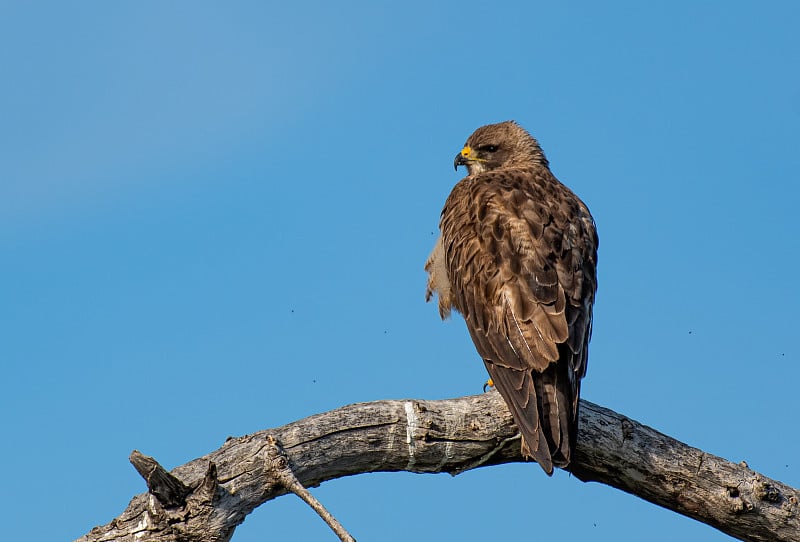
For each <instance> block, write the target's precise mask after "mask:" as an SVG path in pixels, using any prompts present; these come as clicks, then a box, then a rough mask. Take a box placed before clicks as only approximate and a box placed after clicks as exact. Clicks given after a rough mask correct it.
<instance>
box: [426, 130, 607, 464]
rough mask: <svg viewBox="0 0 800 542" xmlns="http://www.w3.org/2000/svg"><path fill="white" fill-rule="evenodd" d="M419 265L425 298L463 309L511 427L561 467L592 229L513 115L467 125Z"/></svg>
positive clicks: (577, 375)
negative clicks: (435, 229) (461, 171)
mask: <svg viewBox="0 0 800 542" xmlns="http://www.w3.org/2000/svg"><path fill="white" fill-rule="evenodd" d="M454 165H455V167H456V169H458V166H460V165H465V166H467V170H468V175H467V176H466V177H464V178H463V179H461V181H459V182H458V183H457V184H456V186H455V187H454V188H453V191H452V192H451V193H450V196H449V197H448V198H447V201H446V202H445V205H444V209H443V210H442V216H441V222H440V225H439V227H440V229H441V235H440V236H439V240H438V241H437V242H436V246H435V247H434V249H433V252H432V253H431V256H430V258H429V259H428V261H427V263H426V264H425V270H426V271H427V272H428V274H429V279H428V290H427V295H426V299H427V300H430V298H431V296H432V295H433V293H434V292H436V293H437V294H438V296H439V313H440V315H441V317H442V319H444V318H446V317H447V316H448V315H449V313H450V309H451V308H454V309H455V310H457V311H458V312H460V313H461V314H462V315H463V316H464V320H465V321H466V323H467V328H468V329H469V333H470V335H471V336H472V341H473V342H474V343H475V348H476V349H477V350H478V353H479V354H480V355H481V357H482V358H483V362H484V364H485V365H486V369H487V370H488V371H489V376H490V377H491V379H492V381H493V383H494V385H495V387H496V388H497V390H498V391H499V392H500V394H501V395H502V397H503V399H504V400H505V402H506V404H507V405H508V408H509V409H510V410H511V414H512V415H513V416H514V421H515V422H516V424H517V426H518V427H519V430H520V433H521V434H522V454H523V455H524V456H525V457H532V458H533V459H535V460H536V461H537V462H538V463H539V465H541V467H542V468H543V469H544V471H545V472H546V473H547V474H548V475H550V474H552V473H553V466H554V465H555V466H557V467H566V466H567V465H569V461H570V456H571V453H572V449H573V448H574V446H575V438H576V435H577V424H578V398H579V395H580V387H581V378H583V376H584V374H586V360H587V354H588V346H589V338H590V336H591V334H592V305H593V303H594V297H595V291H596V289H597V275H596V265H597V244H598V239H597V232H596V230H595V225H594V220H593V219H592V215H591V214H590V213H589V209H588V208H587V207H586V205H585V204H584V203H583V202H582V201H581V200H580V199H579V198H578V196H576V195H575V194H574V193H573V192H572V191H571V190H570V189H569V188H567V187H566V186H564V185H563V184H561V183H560V182H559V181H558V179H556V178H555V176H554V175H553V174H552V173H551V172H550V169H549V167H548V161H547V159H546V158H545V156H544V153H543V152H542V149H541V147H540V146H539V143H538V142H537V141H536V139H534V138H533V137H532V136H531V135H530V134H529V133H528V132H527V131H525V130H524V129H523V128H522V127H521V126H519V125H518V124H517V123H515V122H513V121H508V122H501V123H499V124H490V125H487V126H483V127H481V128H478V129H477V130H475V132H474V133H473V134H472V135H471V136H470V137H469V139H467V142H466V144H465V146H464V148H463V149H462V150H461V152H459V153H458V154H457V155H456V159H455V164H454Z"/></svg>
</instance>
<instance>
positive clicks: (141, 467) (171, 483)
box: [128, 450, 192, 508]
mask: <svg viewBox="0 0 800 542" xmlns="http://www.w3.org/2000/svg"><path fill="white" fill-rule="evenodd" d="M128 460H129V461H130V462H131V465H133V467H134V468H135V469H136V471H137V472H138V473H139V474H140V475H141V476H142V478H144V481H145V482H146V483H147V489H148V490H149V491H150V493H151V494H152V495H154V496H155V498H156V499H158V501H159V502H160V503H161V504H162V505H163V506H165V507H167V508H175V507H176V506H183V505H184V504H186V496H187V495H188V494H189V493H191V491H192V490H191V489H190V488H188V487H186V485H185V484H184V483H183V482H181V481H180V480H178V479H177V478H175V477H174V476H172V475H171V474H170V473H168V472H167V470H166V469H165V468H164V467H162V466H161V465H159V464H158V461H156V460H155V459H153V458H152V457H150V456H148V455H144V454H143V453H141V452H140V451H138V450H134V451H133V452H131V455H130V457H129V458H128Z"/></svg>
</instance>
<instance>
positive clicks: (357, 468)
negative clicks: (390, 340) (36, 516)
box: [79, 392, 800, 542]
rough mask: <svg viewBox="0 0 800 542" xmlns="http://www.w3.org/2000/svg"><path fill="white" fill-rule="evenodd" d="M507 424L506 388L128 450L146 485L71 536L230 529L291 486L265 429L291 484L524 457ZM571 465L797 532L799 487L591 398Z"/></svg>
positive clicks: (166, 537)
mask: <svg viewBox="0 0 800 542" xmlns="http://www.w3.org/2000/svg"><path fill="white" fill-rule="evenodd" d="M515 434H516V428H515V426H514V424H513V421H512V419H511V416H510V414H509V413H508V410H507V409H506V407H505V405H504V403H503V401H502V399H501V398H500V397H499V394H497V393H495V392H492V393H486V394H482V395H477V396H470V397H461V398H458V399H449V400H444V401H417V400H407V401H376V402H372V403H361V404H355V405H350V406H346V407H342V408H339V409H337V410H333V411H331V412H326V413H322V414H317V415H314V416H311V417H309V418H306V419H303V420H300V421H297V422H294V423H290V424H288V425H285V426H283V427H280V428H277V429H270V430H268V431H260V432H258V433H254V434H252V435H246V436H243V437H238V438H231V439H229V440H228V441H227V442H225V444H224V445H223V446H222V447H221V448H220V449H218V450H216V451H214V452H212V453H210V454H208V455H207V456H204V457H201V458H198V459H195V460H193V461H190V462H189V463H186V464H185V465H181V466H180V467H177V468H175V469H174V470H173V471H172V472H171V473H167V472H166V470H164V469H163V468H161V467H160V465H158V463H157V462H155V460H153V459H152V458H146V456H143V455H141V454H138V452H134V454H132V456H131V461H132V462H133V463H134V465H136V468H137V470H138V471H139V473H140V474H142V476H143V477H144V478H145V480H146V481H147V483H148V487H149V490H150V491H149V492H148V493H145V494H141V495H137V496H135V497H134V498H133V500H132V501H131V502H130V504H129V505H128V507H127V508H126V509H125V511H124V512H123V513H122V514H121V515H120V516H119V517H117V518H115V519H114V520H112V521H111V522H110V523H108V524H107V525H103V526H100V527H95V528H94V529H92V530H91V531H90V532H89V533H88V534H86V535H84V536H83V537H81V538H80V539H79V541H80V542H100V541H107V540H118V541H126V542H134V541H135V542H149V541H178V540H191V541H197V542H217V541H226V540H229V539H230V537H231V536H232V534H233V532H234V529H235V528H236V526H237V525H239V524H240V523H241V522H242V521H244V518H245V516H247V514H249V513H250V512H252V511H253V510H254V509H255V508H256V507H258V506H259V505H261V504H263V503H264V502H266V501H268V500H271V499H274V498H275V497H278V496H280V495H283V494H285V493H286V492H287V488H286V480H281V478H280V476H278V475H277V474H276V472H275V470H274V469H271V468H269V467H268V466H267V465H266V463H265V460H264V458H265V454H266V453H267V451H268V447H269V446H272V445H271V444H270V438H275V439H277V440H278V441H279V442H280V443H281V444H282V449H283V450H284V451H285V453H286V455H287V456H288V458H289V460H290V461H291V465H292V472H293V474H294V477H295V478H296V480H297V481H298V482H299V484H301V485H302V486H305V487H313V486H316V485H319V484H321V483H322V482H325V481H327V480H332V479H334V478H338V477H341V476H347V475H352V474H359V473H367V472H376V471H410V472H417V473H438V472H448V473H451V474H457V473H459V472H463V471H464V470H468V469H471V468H476V467H479V466H487V465H495V464H500V463H508V462H515V461H522V458H521V457H520V453H519V442H518V440H517V439H515V438H514V437H515ZM137 454H138V455H137ZM142 458H145V459H144V460H143V459H142ZM147 459H149V460H150V461H147ZM570 470H571V472H572V473H573V474H574V475H575V476H576V477H578V478H579V479H581V480H583V481H596V482H601V483H604V484H608V485H610V486H613V487H616V488H618V489H621V490H623V491H626V492H628V493H631V494H633V495H637V496H639V497H641V498H643V499H646V500H648V501H650V502H653V503H655V504H658V505H660V506H663V507H665V508H668V509H670V510H673V511H675V512H677V513H679V514H683V515H685V516H689V517H692V518H695V519H697V520H698V521H702V522H704V523H707V524H709V525H712V526H713V527H716V528H717V529H719V530H720V531H722V532H725V533H727V534H729V535H731V536H734V537H736V538H739V539H740V540H747V541H753V542H766V541H776V542H788V541H794V542H798V541H800V514H798V512H799V511H798V499H799V498H800V495H799V494H798V491H797V490H796V489H794V488H791V487H789V486H787V485H785V484H782V483H780V482H777V481H775V480H770V479H769V478H767V477H765V476H763V475H761V474H759V473H757V472H755V471H753V470H751V469H749V468H748V467H747V465H745V464H734V463H731V462H729V461H726V460H725V459H722V458H720V457H716V456H713V455H711V454H707V453H705V452H703V451H702V450H698V449H696V448H692V447H690V446H687V445H685V444H683V443H681V442H678V441H677V440H675V439H673V438H670V437H668V436H666V435H664V434H662V433H659V432H658V431H655V430H654V429H651V428H650V427H647V426H645V425H642V424H640V423H638V422H636V421H634V420H631V419H629V418H627V417H625V416H623V415H621V414H617V413H616V412H613V411H611V410H608V409H605V408H602V407H600V406H597V405H595V404H593V403H589V402H588V401H581V416H580V430H579V435H578V447H577V450H576V454H575V457H574V459H573V464H572V465H571V467H570ZM532 476H533V474H532Z"/></svg>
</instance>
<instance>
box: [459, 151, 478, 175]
mask: <svg viewBox="0 0 800 542" xmlns="http://www.w3.org/2000/svg"><path fill="white" fill-rule="evenodd" d="M471 160H477V158H476V156H475V151H474V150H472V147H470V146H469V145H465V146H464V148H463V149H461V152H459V153H458V154H456V159H455V160H453V168H454V169H455V170H456V171H458V166H468V165H469V163H470V161H471Z"/></svg>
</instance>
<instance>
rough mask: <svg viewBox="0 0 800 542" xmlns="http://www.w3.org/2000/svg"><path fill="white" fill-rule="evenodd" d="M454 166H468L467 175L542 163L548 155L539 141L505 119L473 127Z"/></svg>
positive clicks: (541, 164) (545, 165) (544, 163)
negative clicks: (545, 154) (474, 128)
mask: <svg viewBox="0 0 800 542" xmlns="http://www.w3.org/2000/svg"><path fill="white" fill-rule="evenodd" d="M453 165H454V166H455V168H456V169H458V166H467V170H468V171H469V174H470V175H477V174H479V173H483V172H484V171H489V170H492V169H497V168H503V167H525V166H535V165H539V166H544V167H547V158H545V156H544V152H542V148H541V147H540V146H539V143H538V142H537V141H536V140H535V139H534V138H533V136H531V134H529V133H528V132H527V131H526V130H525V129H524V128H523V127H522V126H520V125H519V124H517V123H516V122H514V121H513V120H508V121H505V122H499V123H497V124H487V125H486V126H481V127H480V128H478V129H477V130H475V131H474V132H473V133H472V135H471V136H469V139H467V142H466V143H465V144H464V148H463V149H461V152H459V153H458V154H457V155H456V159H455V162H453Z"/></svg>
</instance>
